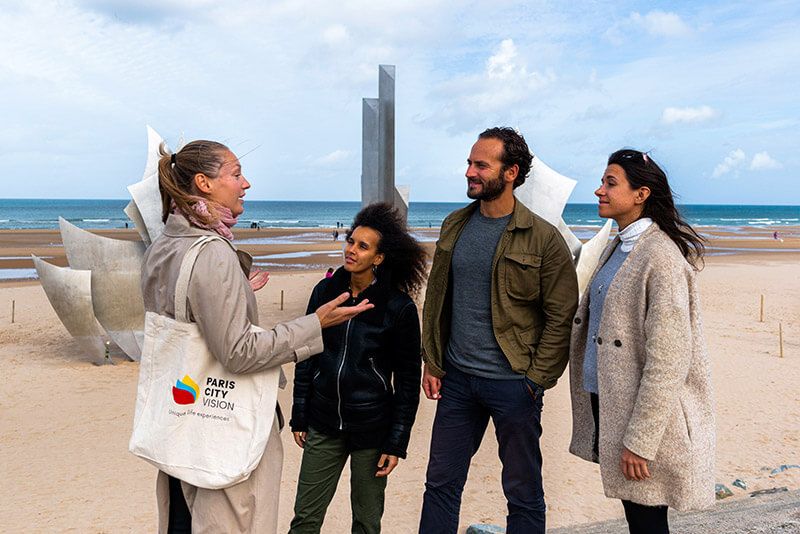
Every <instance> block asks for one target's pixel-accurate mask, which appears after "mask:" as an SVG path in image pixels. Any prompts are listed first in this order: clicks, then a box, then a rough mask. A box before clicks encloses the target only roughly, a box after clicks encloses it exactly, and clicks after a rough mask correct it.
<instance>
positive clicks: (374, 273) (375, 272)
mask: <svg viewBox="0 0 800 534" xmlns="http://www.w3.org/2000/svg"><path fill="white" fill-rule="evenodd" d="M372 275H373V276H377V275H378V266H377V265H373V266H372Z"/></svg>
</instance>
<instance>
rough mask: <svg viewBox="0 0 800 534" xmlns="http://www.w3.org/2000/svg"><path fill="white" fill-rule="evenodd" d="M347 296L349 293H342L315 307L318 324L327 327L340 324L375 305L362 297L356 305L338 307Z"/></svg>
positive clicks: (348, 296)
mask: <svg viewBox="0 0 800 534" xmlns="http://www.w3.org/2000/svg"><path fill="white" fill-rule="evenodd" d="M349 298H350V293H342V294H341V295H339V296H338V297H336V298H335V299H333V300H332V301H330V302H326V303H325V304H323V305H322V306H320V307H319V308H317V311H316V312H315V313H316V314H317V317H319V324H320V326H321V327H322V328H328V327H329V326H336V325H337V324H342V323H344V322H345V321H349V320H350V319H352V318H353V317H355V316H356V315H358V314H359V313H361V312H363V311H367V310H369V309H372V308H374V307H375V305H374V304H370V303H369V300H368V299H364V300H362V301H361V302H359V303H358V304H357V305H356V306H342V307H341V308H340V307H339V304H341V303H343V302H345V301H346V300H347V299H349Z"/></svg>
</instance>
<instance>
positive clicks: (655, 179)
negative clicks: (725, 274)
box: [608, 148, 705, 270]
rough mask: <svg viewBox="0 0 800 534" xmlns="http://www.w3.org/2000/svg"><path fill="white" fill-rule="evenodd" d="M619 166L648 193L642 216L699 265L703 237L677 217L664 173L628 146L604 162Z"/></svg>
mask: <svg viewBox="0 0 800 534" xmlns="http://www.w3.org/2000/svg"><path fill="white" fill-rule="evenodd" d="M612 163H614V164H616V165H619V166H620V167H622V168H623V170H624V171H625V176H626V177H627V179H628V183H629V184H630V185H631V187H632V188H633V189H638V188H639V187H647V188H649V189H650V196H649V197H648V198H647V200H645V202H644V209H643V210H642V217H649V218H651V219H653V222H655V223H656V224H658V226H659V228H661V230H663V231H664V233H665V234H667V235H668V236H669V238H670V239H672V240H673V241H674V242H675V244H676V245H678V248H679V249H680V251H681V254H683V257H684V258H686V261H688V262H689V263H690V264H692V266H693V267H694V268H695V269H698V270H699V269H700V268H702V265H703V254H704V253H705V244H704V243H705V239H703V238H702V237H700V235H699V234H698V233H697V232H696V231H695V230H694V228H692V227H691V225H689V223H688V222H686V220H684V219H683V217H681V214H680V213H679V212H678V209H677V208H676V207H675V201H674V199H673V197H674V194H673V192H672V189H671V188H670V186H669V182H668V181H667V175H666V173H665V172H664V171H663V170H662V169H661V167H659V166H658V163H656V162H655V160H653V158H652V157H650V156H649V155H648V154H647V153H646V152H639V151H638V150H633V149H629V148H623V149H622V150H617V151H616V152H614V153H613V154H611V155H610V156H609V157H608V164H609V165H611V164H612Z"/></svg>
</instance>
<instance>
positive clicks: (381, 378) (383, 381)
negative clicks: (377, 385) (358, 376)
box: [369, 356, 389, 391]
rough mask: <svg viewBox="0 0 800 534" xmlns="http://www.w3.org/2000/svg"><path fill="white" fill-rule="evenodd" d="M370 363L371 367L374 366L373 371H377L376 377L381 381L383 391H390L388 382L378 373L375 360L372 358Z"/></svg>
mask: <svg viewBox="0 0 800 534" xmlns="http://www.w3.org/2000/svg"><path fill="white" fill-rule="evenodd" d="M369 363H370V365H372V370H373V371H375V374H376V375H378V378H379V379H380V381H381V384H383V390H384V391H389V388H388V387H386V380H384V379H383V377H382V376H381V374H380V373H379V372H378V369H377V368H376V367H375V358H373V357H371V356H370V358H369Z"/></svg>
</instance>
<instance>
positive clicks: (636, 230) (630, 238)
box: [619, 217, 653, 252]
mask: <svg viewBox="0 0 800 534" xmlns="http://www.w3.org/2000/svg"><path fill="white" fill-rule="evenodd" d="M651 224H653V219H650V218H649V217H642V218H641V219H638V220H636V221H634V222H632V223H631V224H629V225H628V226H626V227H625V229H624V230H620V232H619V238H620V240H621V241H622V245H620V246H621V248H622V252H630V251H631V250H633V245H634V244H635V243H636V240H637V239H639V236H640V235H642V234H643V233H644V231H645V230H647V228H648V227H649V226H650V225H651Z"/></svg>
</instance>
